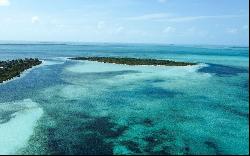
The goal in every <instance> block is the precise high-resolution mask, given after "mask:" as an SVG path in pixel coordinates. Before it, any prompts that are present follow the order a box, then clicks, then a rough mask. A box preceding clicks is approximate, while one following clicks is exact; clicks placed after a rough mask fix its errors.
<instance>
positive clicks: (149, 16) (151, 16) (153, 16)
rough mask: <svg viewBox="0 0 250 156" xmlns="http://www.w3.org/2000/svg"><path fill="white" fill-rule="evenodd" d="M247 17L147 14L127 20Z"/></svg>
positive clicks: (183, 20) (177, 20) (191, 19)
mask: <svg viewBox="0 0 250 156" xmlns="http://www.w3.org/2000/svg"><path fill="white" fill-rule="evenodd" d="M244 16H245V15H210V16H209V15H207V16H173V14H167V13H153V14H145V15H141V16H134V17H127V18H126V19H127V20H135V21H139V20H158V21H168V22H190V21H196V20H205V19H232V18H239V17H244Z"/></svg>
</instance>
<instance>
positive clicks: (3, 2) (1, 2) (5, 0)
mask: <svg viewBox="0 0 250 156" xmlns="http://www.w3.org/2000/svg"><path fill="white" fill-rule="evenodd" d="M9 5H10V1H9V0H0V6H9Z"/></svg>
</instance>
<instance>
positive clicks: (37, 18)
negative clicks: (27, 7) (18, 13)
mask: <svg viewBox="0 0 250 156" xmlns="http://www.w3.org/2000/svg"><path fill="white" fill-rule="evenodd" d="M39 21H40V18H39V17H38V16H33V17H32V18H31V23H33V24H36V23H39Z"/></svg>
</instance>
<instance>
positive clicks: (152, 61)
mask: <svg viewBox="0 0 250 156" xmlns="http://www.w3.org/2000/svg"><path fill="white" fill-rule="evenodd" d="M70 59H71V60H88V61H97V62H103V63H114V64H126V65H154V66H157V65H162V66H188V65H196V64H197V63H189V62H175V61H170V60H156V59H138V58H118V57H75V58H70Z"/></svg>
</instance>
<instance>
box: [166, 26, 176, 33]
mask: <svg viewBox="0 0 250 156" xmlns="http://www.w3.org/2000/svg"><path fill="white" fill-rule="evenodd" d="M175 30H176V29H175V28H174V27H171V26H168V27H166V28H165V29H164V30H163V33H166V34H168V33H172V32H175Z"/></svg>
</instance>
